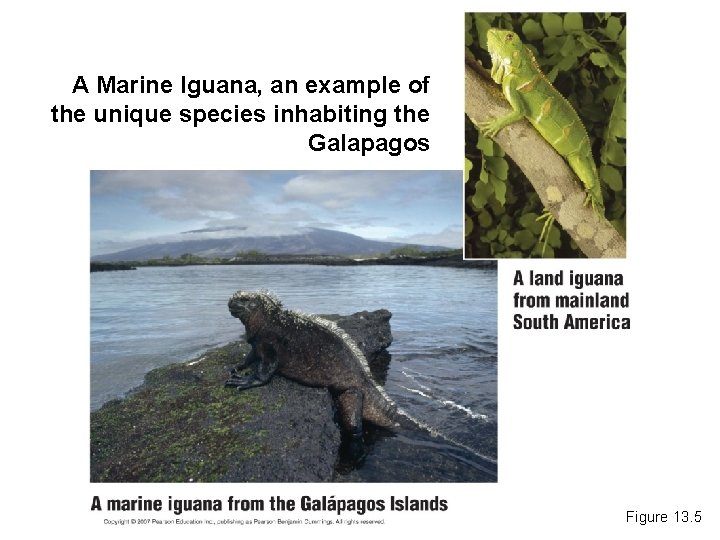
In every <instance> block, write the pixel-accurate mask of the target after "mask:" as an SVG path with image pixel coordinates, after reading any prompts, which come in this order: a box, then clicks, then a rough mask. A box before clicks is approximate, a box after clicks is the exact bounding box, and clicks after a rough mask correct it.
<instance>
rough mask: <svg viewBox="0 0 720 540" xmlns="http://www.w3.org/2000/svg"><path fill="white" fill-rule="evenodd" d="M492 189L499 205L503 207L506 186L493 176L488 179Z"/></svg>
mask: <svg viewBox="0 0 720 540" xmlns="http://www.w3.org/2000/svg"><path fill="white" fill-rule="evenodd" d="M490 182H491V183H492V186H493V189H494V190H495V198H496V199H497V200H498V202H499V203H500V204H502V205H503V206H504V205H505V193H506V192H507V184H506V183H505V182H503V181H502V180H500V179H498V178H496V177H495V176H492V177H490Z"/></svg>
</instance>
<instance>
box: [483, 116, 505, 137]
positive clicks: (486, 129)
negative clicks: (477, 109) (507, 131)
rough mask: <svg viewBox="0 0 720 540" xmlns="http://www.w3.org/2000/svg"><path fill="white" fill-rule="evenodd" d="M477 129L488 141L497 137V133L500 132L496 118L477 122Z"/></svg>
mask: <svg viewBox="0 0 720 540" xmlns="http://www.w3.org/2000/svg"><path fill="white" fill-rule="evenodd" d="M478 127H479V128H480V133H482V134H483V135H484V136H485V137H487V138H488V139H492V138H493V137H494V136H495V135H497V132H498V131H500V126H498V121H497V118H491V119H490V120H487V121H485V122H478Z"/></svg>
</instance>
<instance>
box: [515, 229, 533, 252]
mask: <svg viewBox="0 0 720 540" xmlns="http://www.w3.org/2000/svg"><path fill="white" fill-rule="evenodd" d="M513 238H514V240H515V244H517V245H518V246H519V247H520V249H530V248H531V247H533V246H534V245H535V242H536V241H537V240H536V239H535V235H534V234H533V233H531V232H530V231H528V230H522V231H517V232H516V233H515V236H514V237H513Z"/></svg>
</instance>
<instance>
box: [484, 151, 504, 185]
mask: <svg viewBox="0 0 720 540" xmlns="http://www.w3.org/2000/svg"><path fill="white" fill-rule="evenodd" d="M485 167H487V170H488V171H490V172H491V173H493V174H494V175H495V176H497V177H498V178H499V179H500V180H507V175H508V168H509V166H508V162H507V161H506V160H505V158H501V157H494V156H493V157H488V158H485Z"/></svg>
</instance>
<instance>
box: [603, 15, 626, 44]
mask: <svg viewBox="0 0 720 540" xmlns="http://www.w3.org/2000/svg"><path fill="white" fill-rule="evenodd" d="M622 29H623V27H622V23H621V22H620V19H619V18H618V17H615V16H613V17H610V18H609V19H608V22H607V26H606V27H605V35H607V37H609V38H610V39H612V40H613V41H617V38H618V36H619V35H620V32H622Z"/></svg>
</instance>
